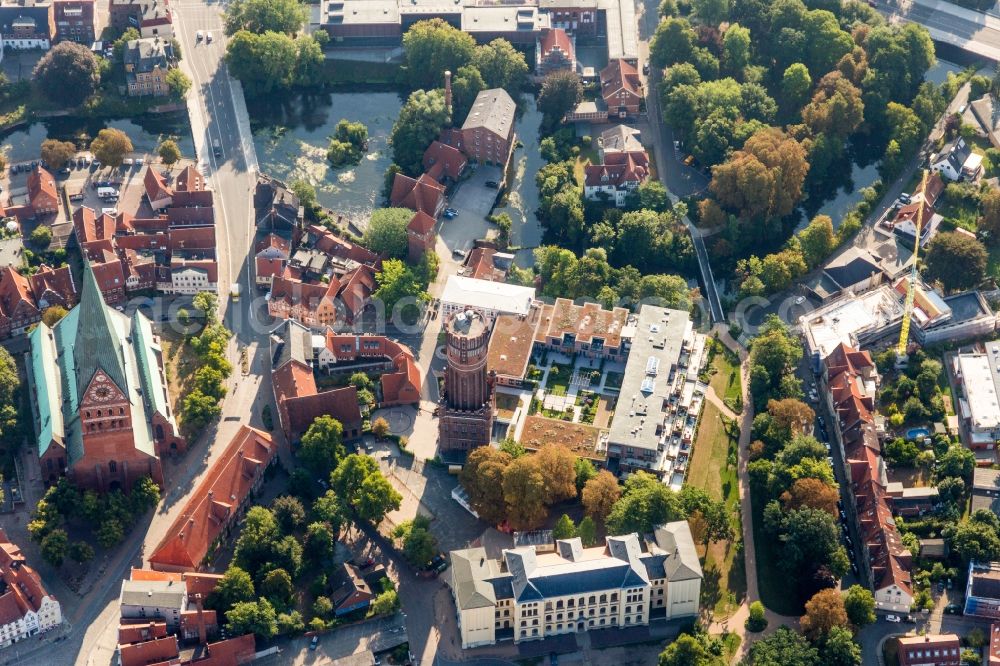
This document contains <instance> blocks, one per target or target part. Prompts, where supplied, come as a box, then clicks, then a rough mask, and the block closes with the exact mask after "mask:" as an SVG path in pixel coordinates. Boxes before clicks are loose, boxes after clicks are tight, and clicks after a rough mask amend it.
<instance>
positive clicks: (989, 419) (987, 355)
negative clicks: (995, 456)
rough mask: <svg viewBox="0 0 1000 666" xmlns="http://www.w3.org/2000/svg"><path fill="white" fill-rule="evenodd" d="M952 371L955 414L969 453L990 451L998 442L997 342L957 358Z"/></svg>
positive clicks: (999, 362) (999, 356) (999, 368)
mask: <svg viewBox="0 0 1000 666" xmlns="http://www.w3.org/2000/svg"><path fill="white" fill-rule="evenodd" d="M952 371H953V372H954V374H955V379H956V380H957V383H958V385H959V387H960V388H961V396H960V397H959V399H958V413H959V418H960V419H961V422H962V426H963V427H962V433H963V435H964V437H965V438H966V439H967V440H968V441H967V442H966V443H967V444H968V445H969V447H970V448H972V449H979V450H986V451H992V450H994V449H995V445H996V442H997V440H1000V342H996V341H994V342H987V343H986V344H985V345H984V348H983V350H982V351H975V352H971V353H963V354H958V355H957V356H955V357H954V360H953V363H952Z"/></svg>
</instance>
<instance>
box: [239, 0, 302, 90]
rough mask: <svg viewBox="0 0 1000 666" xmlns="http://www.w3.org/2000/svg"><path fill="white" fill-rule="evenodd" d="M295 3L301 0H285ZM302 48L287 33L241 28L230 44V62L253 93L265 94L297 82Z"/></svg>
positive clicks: (244, 84) (245, 85)
mask: <svg viewBox="0 0 1000 666" xmlns="http://www.w3.org/2000/svg"><path fill="white" fill-rule="evenodd" d="M283 1H285V2H294V3H295V4H298V0H283ZM298 58H299V51H298V48H297V47H296V45H295V40H294V39H292V38H291V37H289V36H288V35H287V34H285V33H283V32H265V33H263V34H255V33H253V32H249V31H247V30H240V31H239V32H237V33H236V34H235V35H233V37H232V38H231V39H230V40H229V43H228V44H226V64H227V65H229V71H230V72H231V73H232V75H233V76H235V77H236V78H238V79H239V80H240V81H241V82H242V83H243V86H244V87H245V88H246V89H247V92H248V93H249V94H251V95H264V94H267V93H270V92H273V91H275V90H281V89H285V88H288V87H290V86H291V85H292V84H293V83H294V82H295V67H296V63H297V62H298Z"/></svg>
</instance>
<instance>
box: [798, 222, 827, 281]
mask: <svg viewBox="0 0 1000 666" xmlns="http://www.w3.org/2000/svg"><path fill="white" fill-rule="evenodd" d="M798 239H799V244H800V245H801V246H802V258H803V259H805V262H806V265H807V266H808V267H809V268H814V267H816V266H818V265H819V264H820V263H821V262H822V261H823V260H824V259H826V258H827V257H828V256H829V255H830V253H831V252H833V249H834V248H835V247H836V245H837V237H836V235H835V234H834V232H833V220H831V219H830V217H829V216H828V215H817V216H816V217H814V218H813V219H812V221H811V222H810V223H809V225H808V226H807V227H806V228H805V229H803V230H802V231H800V232H799V233H798Z"/></svg>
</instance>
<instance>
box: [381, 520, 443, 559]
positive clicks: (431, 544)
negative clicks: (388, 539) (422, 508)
mask: <svg viewBox="0 0 1000 666" xmlns="http://www.w3.org/2000/svg"><path fill="white" fill-rule="evenodd" d="M429 527H430V520H429V519H428V518H427V517H426V516H421V515H418V516H417V517H416V518H414V519H413V520H405V521H403V522H402V523H400V524H399V525H397V526H396V528H395V529H394V530H393V531H392V536H393V538H395V539H397V540H398V541H401V542H402V544H403V557H405V558H406V561H407V562H409V563H410V564H412V565H413V566H414V567H417V568H421V569H422V568H425V567H426V566H427V565H428V563H430V561H431V559H432V558H433V557H434V555H435V553H437V551H438V543H437V539H435V538H434V535H433V534H431V533H430V530H429Z"/></svg>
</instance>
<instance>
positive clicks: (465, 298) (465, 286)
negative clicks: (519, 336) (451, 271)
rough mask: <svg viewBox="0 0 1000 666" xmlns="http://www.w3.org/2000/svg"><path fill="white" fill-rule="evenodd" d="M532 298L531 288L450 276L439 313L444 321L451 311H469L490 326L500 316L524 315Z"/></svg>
mask: <svg viewBox="0 0 1000 666" xmlns="http://www.w3.org/2000/svg"><path fill="white" fill-rule="evenodd" d="M534 298H535V289H534V287H521V286H518V285H516V284H507V283H505V282H493V281H491V280H477V279H476V278H470V277H463V276H461V275H452V276H451V277H449V278H448V282H447V283H446V284H445V286H444V293H442V294H441V310H442V313H441V314H442V317H443V318H447V317H448V316H449V315H451V314H452V313H454V312H463V311H465V310H469V309H472V310H476V311H477V312H480V313H482V315H483V318H484V319H486V320H488V321H489V322H491V323H492V321H493V320H494V319H496V317H497V316H498V315H501V314H512V315H525V316H526V315H527V314H528V311H529V310H530V309H531V302H532V301H533V300H534Z"/></svg>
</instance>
